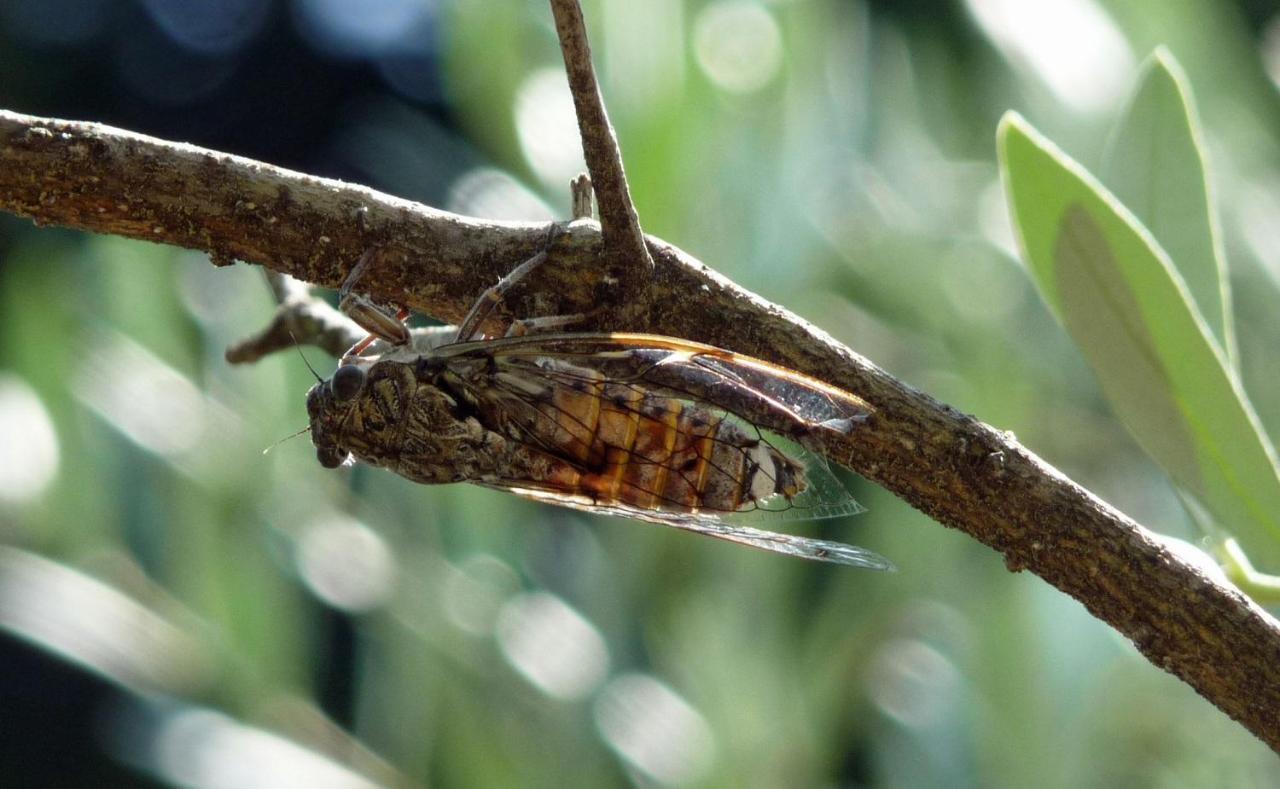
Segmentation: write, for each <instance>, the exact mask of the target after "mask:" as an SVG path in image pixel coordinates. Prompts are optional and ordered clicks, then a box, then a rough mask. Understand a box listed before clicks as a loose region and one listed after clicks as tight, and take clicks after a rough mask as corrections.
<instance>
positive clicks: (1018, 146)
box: [997, 113, 1280, 569]
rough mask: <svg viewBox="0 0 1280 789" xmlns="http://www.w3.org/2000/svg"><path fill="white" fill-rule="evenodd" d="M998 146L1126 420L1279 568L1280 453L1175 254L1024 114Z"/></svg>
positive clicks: (1004, 129) (1089, 351) (1189, 487)
mask: <svg viewBox="0 0 1280 789" xmlns="http://www.w3.org/2000/svg"><path fill="white" fill-rule="evenodd" d="M997 147H998V149H999V154H1000V162H1001V169H1002V173H1003V178H1004V182H1005V189H1006V193H1007V194H1008V199H1009V204H1010V209H1011V213H1012V215H1013V220H1014V226H1015V229H1016V231H1017V234H1018V237H1019V243H1020V245H1021V248H1022V255H1023V258H1024V259H1025V260H1026V262H1027V265H1028V268H1029V269H1030V271H1031V274H1032V276H1033V278H1034V279H1035V282H1036V284H1037V286H1038V287H1039V289H1040V293H1041V295H1042V296H1043V297H1044V299H1045V301H1046V302H1048V304H1049V306H1050V307H1051V308H1052V309H1053V311H1054V312H1055V313H1057V315H1058V317H1059V319H1060V320H1061V321H1062V323H1063V325H1064V326H1065V327H1066V329H1067V331H1068V332H1069V333H1070V334H1071V337H1072V339H1074V340H1075V342H1076V344H1077V345H1078V346H1079V347H1080V350H1081V351H1082V352H1083V353H1084V355H1085V357H1086V358H1087V359H1088V361H1089V363H1090V364H1091V365H1092V366H1093V369H1094V371H1095V372H1096V373H1097V375H1098V380H1099V382H1100V383H1101V385H1102V388H1103V391H1104V392H1105V393H1106V395H1107V397H1108V398H1109V399H1110V401H1111V404H1112V406H1113V407H1114V408H1115V410H1116V412H1117V413H1118V414H1119V416H1120V418H1121V419H1122V420H1123V421H1124V423H1125V424H1126V425H1127V426H1128V427H1129V429H1130V430H1131V431H1132V432H1133V434H1134V436H1135V437H1136V438H1137V440H1138V443H1139V444H1141V445H1142V447H1143V449H1144V450H1146V452H1147V453H1148V454H1149V455H1151V457H1152V458H1154V459H1155V460H1156V462H1158V463H1159V464H1160V465H1161V466H1163V467H1164V469H1165V471H1166V472H1168V474H1169V475H1170V476H1171V477H1172V478H1173V479H1174V481H1175V482H1176V483H1177V484H1178V485H1179V486H1180V487H1181V488H1182V489H1183V490H1184V491H1185V492H1186V493H1187V494H1189V495H1191V496H1193V497H1194V498H1195V499H1196V500H1197V501H1199V502H1200V503H1202V505H1203V506H1204V507H1205V509H1206V510H1207V511H1208V512H1209V513H1211V514H1212V516H1213V517H1214V519H1215V520H1216V521H1217V523H1218V525H1219V526H1221V527H1222V528H1223V529H1225V530H1226V531H1228V532H1230V533H1231V534H1233V535H1235V536H1236V537H1237V538H1239V539H1240V541H1241V542H1242V543H1243V544H1244V546H1245V548H1246V549H1247V550H1248V551H1249V553H1250V555H1251V556H1253V557H1254V558H1255V560H1258V561H1260V562H1264V563H1265V564H1266V565H1267V567H1268V568H1272V569H1274V568H1280V474H1278V473H1277V470H1276V460H1275V450H1274V449H1273V448H1272V447H1271V444H1270V443H1269V442H1268V440H1267V438H1266V436H1265V434H1264V433H1263V432H1262V429H1261V427H1260V425H1259V423H1258V419H1257V416H1256V415H1255V414H1254V412H1253V408H1252V407H1251V406H1250V405H1249V402H1248V400H1247V399H1246V397H1245V394H1244V391H1243V389H1241V387H1240V384H1239V381H1238V380H1237V379H1236V377H1235V375H1234V374H1233V373H1231V372H1230V371H1229V369H1228V367H1227V364H1226V362H1225V360H1224V358H1223V356H1222V352H1221V350H1220V349H1219V347H1218V344H1217V343H1216V342H1215V341H1214V340H1213V338H1212V335H1211V334H1210V332H1209V328H1208V326H1207V325H1206V323H1205V320H1204V318H1203V317H1202V316H1201V314H1200V312H1199V310H1198V309H1197V308H1196V305H1195V303H1194V302H1193V301H1192V300H1191V297H1190V295H1189V294H1188V291H1187V288H1186V285H1185V284H1184V282H1183V280H1182V278H1181V277H1180V276H1179V275H1178V272H1177V271H1176V270H1175V269H1174V267H1173V264H1172V263H1171V262H1170V260H1169V257H1168V255H1167V254H1166V253H1165V251H1164V250H1163V249H1162V248H1161V247H1160V245H1159V244H1158V243H1157V242H1156V240H1155V239H1154V238H1152V236H1151V234H1150V233H1149V232H1148V231H1147V229H1146V228H1145V227H1143V225H1142V223H1141V222H1139V221H1138V220H1137V218H1136V217H1134V216H1133V214H1132V213H1130V212H1129V210H1128V209H1126V208H1125V207H1124V206H1123V205H1122V204H1121V203H1120V202H1119V201H1118V200H1117V199H1116V198H1115V197H1114V196H1113V195H1112V194H1111V193H1110V192H1108V191H1107V190H1106V188H1105V187H1103V186H1102V185H1101V184H1100V183H1098V181H1097V180H1096V179H1095V178H1094V177H1093V176H1091V175H1090V174H1089V173H1088V172H1086V171H1085V169H1084V168H1083V167H1081V166H1080V165H1079V164H1077V163H1076V162H1074V161H1073V160H1072V159H1071V158H1070V157H1068V156H1067V155H1066V154H1064V153H1063V152H1062V151H1060V150H1059V149H1058V148H1056V147H1055V146H1054V145H1053V144H1052V143H1051V142H1049V141H1048V140H1047V139H1045V138H1044V137H1043V136H1041V135H1040V134H1039V133H1038V132H1036V131H1035V130H1034V129H1032V128H1031V126H1030V125H1029V124H1028V123H1027V122H1026V121H1025V120H1023V119H1022V118H1021V117H1019V116H1018V115H1016V114H1013V113H1010V114H1008V115H1006V116H1005V118H1004V119H1003V120H1002V121H1001V123H1000V129H999V132H998V134H997Z"/></svg>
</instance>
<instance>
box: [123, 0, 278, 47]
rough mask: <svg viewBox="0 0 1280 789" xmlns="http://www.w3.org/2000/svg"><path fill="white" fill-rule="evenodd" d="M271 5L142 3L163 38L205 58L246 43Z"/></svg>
mask: <svg viewBox="0 0 1280 789" xmlns="http://www.w3.org/2000/svg"><path fill="white" fill-rule="evenodd" d="M271 5H272V4H271V3H264V2H262V1H261V0H217V2H208V0H203V1H201V0H143V6H144V7H145V8H146V9H147V13H148V14H150V15H151V18H152V20H154V21H155V23H156V26H157V27H159V28H160V29H161V30H162V31H164V33H165V35H167V36H169V38H171V39H172V40H173V41H174V42H175V43H176V44H178V45H179V46H181V47H184V48H186V49H190V50H192V51H193V52H199V53H202V54H205V55H221V54H226V53H229V52H234V51H235V50H237V49H240V48H241V47H243V46H244V45H245V44H247V43H248V42H249V41H250V40H252V39H253V38H254V37H255V36H256V35H258V33H260V32H262V28H263V27H264V26H265V24H266V21H267V19H268V17H269V16H270V12H271Z"/></svg>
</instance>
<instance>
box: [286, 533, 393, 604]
mask: <svg viewBox="0 0 1280 789" xmlns="http://www.w3.org/2000/svg"><path fill="white" fill-rule="evenodd" d="M298 570H299V572H300V573H301V574H302V578H303V580H305V581H306V583H307V586H308V587H310V588H311V591H312V592H314V593H315V595H316V597H319V598H320V599H321V600H323V601H325V602H326V603H328V604H329V605H331V606H333V607H334V608H340V609H342V610H344V611H350V612H353V613H361V612H364V611H369V610H372V609H374V608H377V607H378V606H380V605H382V604H383V603H385V602H386V601H387V599H388V598H389V597H390V596H391V591H392V588H393V586H394V584H395V575H396V562H395V558H394V557H393V556H392V555H391V551H390V550H388V549H387V545H386V543H385V542H383V540H382V538H381V537H380V536H378V535H377V534H376V533H375V532H373V531H372V530H370V529H368V528H366V527H365V526H364V524H361V523H358V522H356V521H354V520H351V519H349V518H344V517H341V516H334V517H332V518H330V519H327V520H324V521H321V522H319V523H314V524H312V525H311V526H309V527H307V529H306V530H305V531H304V532H303V533H302V536H301V538H300V540H299V545H298Z"/></svg>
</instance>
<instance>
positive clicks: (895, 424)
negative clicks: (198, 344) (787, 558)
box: [0, 112, 1280, 750]
mask: <svg viewBox="0 0 1280 789" xmlns="http://www.w3.org/2000/svg"><path fill="white" fill-rule="evenodd" d="M360 209H364V211H365V213H366V215H367V218H366V220H365V221H364V225H365V227H364V229H362V228H361V227H360V226H359V223H358V221H357V219H356V218H355V217H356V214H357V212H358V211H359V210H360ZM0 210H4V211H9V212H12V213H15V214H19V215H21V216H26V217H30V218H32V219H34V220H35V221H36V222H37V223H38V224H60V225H66V226H70V227H75V228H79V229H83V230H91V231H95V232H100V233H113V234H116V235H124V236H128V237H131V238H142V239H147V240H152V241H161V242H165V243H170V244H177V245H180V246H184V247H190V248H196V249H203V250H207V251H208V252H210V254H211V256H212V257H213V258H214V260H215V262H221V263H228V262H230V260H231V258H233V257H234V258H240V259H243V260H247V261H250V262H255V263H260V264H262V265H265V266H268V267H269V268H272V269H274V270H276V271H281V272H284V273H288V274H291V275H293V276H295V277H297V278H299V279H302V280H305V281H307V282H310V283H313V284H317V285H323V286H325V287H330V288H334V287H337V286H338V285H339V284H340V283H341V282H342V280H343V279H344V277H345V276H346V272H347V270H348V269H349V268H350V266H351V265H352V263H353V262H354V261H355V260H356V259H357V258H358V257H359V256H360V252H362V251H363V249H364V248H365V247H366V246H367V245H368V244H369V243H377V244H379V245H380V248H382V249H384V250H387V251H388V252H387V254H384V255H383V256H382V257H381V258H380V263H382V264H383V265H380V266H379V267H378V268H377V269H376V270H375V271H371V272H370V275H369V277H368V279H367V280H362V282H361V287H362V289H364V290H366V291H367V292H368V293H369V294H370V295H372V296H373V297H375V298H377V299H379V300H384V301H391V302H395V303H398V304H404V305H407V306H409V307H413V308H415V309H418V310H420V311H422V312H425V313H427V314H430V315H433V316H435V317H437V318H441V319H443V320H446V321H449V322H457V320H458V319H459V318H461V317H462V315H463V314H464V313H465V312H466V310H467V308H468V307H469V306H470V305H471V302H472V301H473V300H474V299H475V298H476V296H477V295H478V294H479V293H480V292H481V291H482V290H483V289H484V288H485V287H487V286H488V285H490V284H492V283H493V282H494V281H496V279H497V278H498V276H499V275H500V274H503V273H506V272H507V271H509V270H510V269H511V268H512V267H513V266H514V265H515V264H516V263H518V262H519V261H521V260H525V259H527V258H529V257H530V256H532V255H533V254H534V253H536V252H537V251H539V250H540V249H542V248H543V247H544V246H545V239H546V226H545V225H540V224H534V223H529V224H527V225H515V224H497V223H486V222H482V221H480V220H476V219H470V218H467V217H461V216H456V215H453V214H447V213H444V212H441V211H435V210H432V209H429V208H426V207H423V206H419V205H415V204H413V203H409V202H407V201H404V200H399V199H396V198H393V197H388V196H386V195H382V194H379V193H377V192H374V191H372V190H369V189H365V188H362V187H356V186H351V185H349V184H343V183H340V182H335V181H327V180H324V179H319V178H313V177H310V176H305V175H301V174H298V173H291V172H288V171H284V170H280V169H278V168H274V167H271V166H270V165H265V164H261V163H258V162H252V161H248V160H245V159H239V158H236V157H231V156H227V155H225V154H220V153H216V152H213V151H206V150H202V149H199V148H194V147H192V146H189V145H181V144H175V143H170V142H164V141H161V140H156V139H152V138H147V137H143V136H141V135H137V134H132V133H129V132H122V131H119V130H117V129H111V128H108V127H105V126H100V125H97V124H89V123H72V122H66V121H55V120H48V119H42V118H32V117H27V116H21V115H16V114H13V113H6V112H0ZM370 239H373V241H371V240H370ZM651 243H652V249H653V251H654V260H655V263H656V266H657V269H656V271H655V275H654V276H653V278H652V283H651V285H650V287H649V288H648V289H647V290H646V291H644V292H643V293H640V294H637V298H641V299H644V300H646V306H647V308H648V310H647V312H646V313H645V314H644V316H643V322H642V323H641V324H640V325H639V326H638V327H637V328H641V329H644V330H647V331H651V332H654V333H657V334H668V335H674V336H679V337H686V338H688V339H692V340H697V341H701V342H705V343H709V344H711V345H717V346H720V347H723V348H729V349H731V350H735V351H739V352H741V353H746V354H750V355H753V356H758V357H761V358H764V359H767V360H769V361H771V362H775V363H777V364H781V365H784V366H786V367H790V368H792V369H795V370H799V371H801V372H805V373H808V374H810V375H813V376H816V377H818V378H821V379H823V380H825V381H828V382H830V383H832V384H834V385H836V386H839V387H841V388H843V389H845V390H848V391H850V392H853V393H855V394H857V395H858V396H860V397H862V398H863V399H864V400H866V401H867V402H868V403H870V404H871V406H872V407H873V408H874V409H875V412H874V414H873V415H872V417H871V418H870V419H869V420H868V421H867V422H865V423H863V424H860V425H859V426H858V428H857V429H856V430H853V431H852V432H851V433H850V434H848V435H847V436H844V437H842V438H840V439H839V440H837V441H833V442H831V443H830V444H829V445H827V446H825V447H822V449H823V451H824V453H825V454H827V456H828V457H831V458H832V459H833V460H835V461H836V462H839V463H843V464H845V465H847V466H848V467H849V468H851V469H853V470H854V471H856V472H858V473H859V474H861V475H863V476H864V477H866V478H867V479H869V480H871V481H873V482H875V483H877V484H879V485H882V486H883V487H885V488H886V489H888V490H890V491H892V492H893V493H895V494H897V495H898V496H900V497H901V498H903V499H904V500H905V501H907V502H908V503H909V504H911V506H913V507H916V508H917V509H919V510H921V511H923V512H925V513H927V514H928V515H930V516H932V517H933V518H935V519H936V520H938V521H939V522H941V523H943V524H946V525H948V526H951V527H954V528H958V529H961V530H963V531H964V532H966V533H968V534H969V535H971V536H973V537H974V538H975V539H977V540H980V541H981V542H983V543H985V544H987V545H989V546H991V547H993V548H995V549H996V550H998V551H999V552H1000V553H1002V554H1003V555H1004V557H1005V562H1006V564H1007V565H1008V566H1009V567H1010V568H1011V569H1014V570H1021V569H1028V570H1031V571H1032V572H1034V573H1036V574H1037V575H1039V576H1040V577H1041V578H1043V579H1044V580H1046V581H1048V582H1049V583H1051V584H1053V585H1054V586H1056V587H1058V588H1059V589H1061V590H1063V591H1065V592H1067V593H1068V594H1070V595H1072V596H1073V597H1075V598H1076V599H1078V600H1080V601H1081V602H1082V603H1084V605H1085V606H1086V607H1087V608H1088V609H1089V610H1090V611H1091V612H1093V614H1094V615H1095V616H1097V617H1098V618H1099V619H1102V620H1103V621H1105V622H1107V623H1109V624H1111V625H1112V626H1113V627H1115V628H1116V629H1117V630H1118V631H1120V632H1121V633H1123V634H1124V635H1125V636H1127V637H1128V638H1130V639H1131V640H1132V641H1133V643H1134V644H1135V645H1136V646H1137V647H1138V649H1140V650H1141V651H1142V652H1143V654H1145V655H1146V656H1147V657H1148V659H1150V660H1151V662H1152V663H1153V664H1155V665H1156V666H1158V667H1160V668H1162V669H1165V670H1166V671H1169V672H1171V673H1173V674H1174V675H1176V676H1178V677H1181V678H1182V679H1183V680H1185V681H1186V682H1188V683H1189V684H1190V685H1191V686H1192V687H1194V688H1195V689H1196V690H1197V691H1198V692H1199V693H1200V694H1201V695H1203V696H1204V697H1205V698H1206V699H1208V700H1209V701H1210V702H1212V703H1213V704H1215V705H1216V706H1217V707H1218V708H1220V709H1221V710H1223V711H1224V712H1226V713H1227V714H1228V715H1230V716H1231V717H1233V718H1235V719H1236V720H1238V721H1240V722H1241V723H1242V724H1243V725H1244V726H1246V727H1247V728H1248V729H1249V730H1250V731H1252V732H1253V733H1254V734H1256V735H1257V736H1258V737H1259V738H1260V739H1262V740H1263V741H1265V742H1266V743H1268V744H1269V745H1270V746H1271V747H1272V748H1273V749H1277V750H1280V624H1278V623H1277V622H1276V621H1275V620H1274V619H1273V618H1272V617H1271V616H1269V615H1268V614H1267V612H1266V611H1264V610H1263V609H1261V608H1260V607H1258V606H1257V605H1256V604H1254V603H1253V602H1252V601H1250V600H1249V599H1248V598H1246V597H1245V596H1244V595H1243V594H1241V593H1240V592H1239V591H1238V590H1236V589H1235V588H1234V587H1231V586H1229V585H1227V584H1225V583H1221V582H1219V581H1217V580H1215V579H1213V578H1210V577H1208V576H1206V575H1204V574H1203V573H1202V572H1201V571H1200V570H1199V569H1198V568H1196V567H1195V566H1193V565H1191V564H1189V563H1187V562H1186V561H1184V560H1183V559H1181V558H1179V557H1178V556H1176V555H1174V554H1172V553H1170V552H1169V551H1168V550H1166V549H1165V548H1164V547H1163V545H1162V544H1161V542H1160V541H1159V539H1158V538H1157V537H1156V536H1155V535H1153V534H1151V533H1150V532H1148V531H1146V530H1145V529H1143V528H1142V527H1140V526H1138V525H1137V524H1135V523H1134V522H1133V521H1131V520H1130V519H1128V518H1127V517H1125V516H1124V515H1122V514H1121V513H1119V512H1117V511H1116V510H1115V509H1113V508H1112V507H1110V506H1108V505H1107V504H1106V503H1104V502H1102V501H1100V500H1099V499H1098V498H1097V497H1095V496H1093V495H1092V494H1090V493H1089V492H1088V491H1086V490H1084V489H1083V488H1081V487H1080V486H1079V485H1076V484H1075V483H1073V482H1071V481H1070V480H1068V479H1067V478H1066V477H1065V476H1063V475H1062V474H1061V473H1060V472H1058V471H1056V470H1055V469H1053V468H1052V467H1050V466H1049V465H1048V464H1046V463H1045V462H1044V461H1042V460H1041V459H1040V458H1038V457H1036V456H1035V455H1034V454H1032V453H1031V452H1030V451H1028V450H1026V449H1025V448H1023V447H1022V446H1021V445H1020V444H1018V443H1017V441H1015V440H1014V439H1013V437H1012V436H1010V435H1007V434H1005V433H1002V432H1001V431H998V430H996V429H994V428H992V427H990V426H988V425H985V424H983V423H982V422H979V421H978V420H976V419H974V418H973V417H970V416H967V415H965V414H962V413H960V412H958V411H956V410H955V409H953V408H951V407H949V406H946V405H943V404H941V403H938V402H937V401H935V400H934V399H933V398H931V397H929V396H928V395H925V394H923V393H921V392H918V391H916V390H915V389H913V388H911V387H910V386H908V385H907V384H905V383H903V382H902V381H899V380H898V379H896V378H894V377H893V376H891V375H889V374H888V373H885V372H884V371H883V370H880V369H879V368H877V367H876V366H875V365H873V364H871V363H869V362H867V361H866V360H865V359H863V358H861V357H859V356H858V355H856V354H854V353H853V352H852V351H850V350H849V349H848V348H846V347H844V346H843V345H840V344H839V343H837V342H835V341H834V340H833V339H832V338H831V337H829V336H827V335H826V334H824V333H822V332H821V331H819V330H817V329H815V328H814V327H812V326H810V325H809V324H807V323H805V322H804V321H802V320H800V319H799V318H797V317H796V316H794V315H792V314H791V313H789V312H787V311H786V310H784V309H782V308H780V307H777V306H775V305H773V304H770V303H768V302H766V301H764V300H763V299H761V298H760V297H758V296H756V295H754V294H752V293H749V292H747V291H744V290H742V289H741V288H739V287H738V286H736V285H734V284H733V283H732V282H730V281H728V280H727V279H725V278H724V277H722V276H720V275H719V274H717V273H715V272H714V271H712V270H710V269H709V268H707V267H706V266H705V265H703V264H702V263H701V262H699V261H697V260H695V259H694V258H692V257H690V256H689V255H687V254H685V253H684V252H681V251H680V250H678V249H676V248H674V247H672V246H669V245H666V244H664V243H662V242H661V241H657V240H653V241H652V242H651ZM556 252H557V254H556V255H555V257H554V263H553V264H548V266H547V267H544V269H540V270H539V271H538V272H535V273H534V274H532V275H531V277H532V278H533V280H534V282H532V283H531V286H530V287H528V288H519V289H517V290H518V291H520V293H518V294H515V297H514V298H513V301H514V304H512V305H511V308H512V310H513V312H517V313H518V314H519V316H520V317H531V316H535V315H553V314H558V315H566V314H573V313H578V312H582V313H589V314H588V317H587V319H586V320H585V321H584V324H585V325H584V326H582V328H583V329H584V330H590V329H601V328H613V327H612V326H602V325H601V324H600V320H601V319H602V318H601V313H599V312H593V311H592V308H593V307H594V306H596V304H598V302H599V298H600V294H601V292H602V291H603V289H604V288H606V287H607V286H604V285H603V284H602V283H601V280H600V274H599V272H600V261H601V257H602V255H603V254H604V250H603V244H602V241H601V239H600V237H599V235H598V234H597V233H596V232H595V231H594V230H593V227H592V223H584V222H576V223H573V224H572V225H571V226H570V230H569V232H567V233H565V234H563V235H561V236H559V237H558V238H557V240H556ZM744 416H752V415H751V414H745V415H744Z"/></svg>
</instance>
